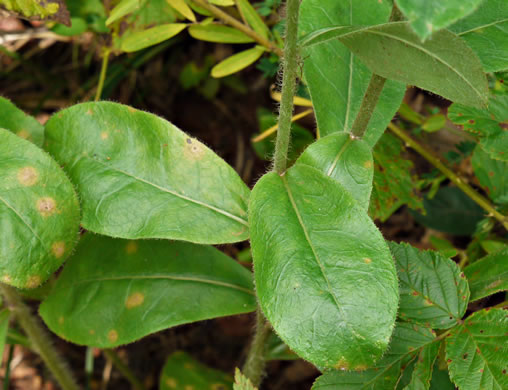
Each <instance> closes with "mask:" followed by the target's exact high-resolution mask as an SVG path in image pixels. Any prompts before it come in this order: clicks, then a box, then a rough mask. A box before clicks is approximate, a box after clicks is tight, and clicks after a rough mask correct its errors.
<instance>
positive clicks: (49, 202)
mask: <svg viewBox="0 0 508 390" xmlns="http://www.w3.org/2000/svg"><path fill="white" fill-rule="evenodd" d="M37 210H38V211H39V213H40V214H41V215H42V216H43V217H49V216H51V215H53V214H54V213H55V211H56V202H55V200H54V199H53V198H49V197H46V198H40V199H38V200H37Z"/></svg>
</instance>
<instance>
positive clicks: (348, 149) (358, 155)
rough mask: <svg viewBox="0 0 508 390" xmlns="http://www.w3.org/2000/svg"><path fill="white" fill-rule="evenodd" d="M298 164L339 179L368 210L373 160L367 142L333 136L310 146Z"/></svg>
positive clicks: (347, 136) (343, 136) (340, 134)
mask: <svg viewBox="0 0 508 390" xmlns="http://www.w3.org/2000/svg"><path fill="white" fill-rule="evenodd" d="M296 163H297V164H305V165H310V166H311V167H314V168H316V169H318V170H319V171H321V172H322V173H324V174H325V175H326V176H329V177H331V178H332V179H335V180H337V181H338V182H339V183H340V184H341V185H342V186H343V187H344V189H346V190H347V191H349V193H350V194H351V195H352V196H353V198H354V199H355V200H356V201H357V202H358V204H359V205H360V206H361V207H362V208H363V209H364V210H367V209H368V208H369V200H370V193H371V191H372V178H373V175H374V161H373V159H372V152H371V151H370V148H369V145H368V144H367V143H366V142H365V141H363V140H360V139H354V138H351V137H350V136H349V135H348V134H344V133H338V134H330V135H328V136H326V137H324V138H321V139H319V140H318V141H316V142H314V143H313V144H312V145H310V146H309V147H308V148H307V149H306V150H305V151H304V152H303V154H302V155H301V156H300V158H299V159H298V161H297V162H296Z"/></svg>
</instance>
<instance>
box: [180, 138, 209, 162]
mask: <svg viewBox="0 0 508 390" xmlns="http://www.w3.org/2000/svg"><path fill="white" fill-rule="evenodd" d="M204 154H205V146H204V145H203V144H202V143H201V142H199V141H198V140H196V139H192V138H187V139H186V140H185V146H184V155H185V157H186V158H187V159H188V160H200V159H201V158H202V157H203V156H204Z"/></svg>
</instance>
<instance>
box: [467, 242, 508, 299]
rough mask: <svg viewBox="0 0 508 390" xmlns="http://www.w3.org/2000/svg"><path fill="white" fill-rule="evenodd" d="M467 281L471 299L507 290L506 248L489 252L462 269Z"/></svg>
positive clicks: (507, 253) (507, 260)
mask: <svg viewBox="0 0 508 390" xmlns="http://www.w3.org/2000/svg"><path fill="white" fill-rule="evenodd" d="M464 274H465V275H466V277H467V279H468V281H469V288H470V289H471V300H472V301H476V300H477V299H481V298H484V297H486V296H488V295H491V294H494V293H496V292H498V291H503V290H508V248H507V247H505V248H503V249H501V250H499V251H496V252H494V253H491V254H489V255H487V256H485V257H484V258H482V259H480V260H478V261H475V262H474V263H473V264H471V265H468V266H467V267H466V268H465V269H464Z"/></svg>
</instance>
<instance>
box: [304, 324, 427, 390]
mask: <svg viewBox="0 0 508 390" xmlns="http://www.w3.org/2000/svg"><path fill="white" fill-rule="evenodd" d="M434 339H435V334H434V333H433V331H432V330H431V329H428V328H424V327H422V326H417V325H413V324H409V323H406V322H398V323H397V326H396V327H395V330H394V332H393V337H392V340H391V342H390V347H389V348H388V351H387V352H386V354H385V356H383V358H382V359H381V360H380V361H379V362H378V363H377V364H375V365H374V367H371V368H368V369H367V370H365V371H362V372H354V371H349V372H348V371H336V370H330V371H327V372H325V373H324V374H323V375H322V376H320V377H319V378H318V379H317V381H316V382H315V383H314V385H313V386H312V390H320V389H323V390H324V389H326V390H331V389H347V390H393V389H395V387H396V386H397V383H398V381H399V378H400V377H401V376H402V374H403V373H404V370H405V368H406V367H407V365H408V364H409V363H410V362H411V361H412V360H413V359H414V358H415V356H416V354H417V353H419V351H420V350H421V349H422V348H424V347H426V346H428V345H431V343H432V342H433V341H434Z"/></svg>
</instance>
